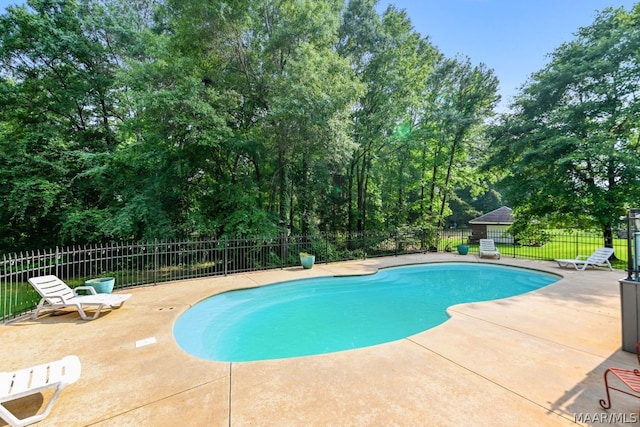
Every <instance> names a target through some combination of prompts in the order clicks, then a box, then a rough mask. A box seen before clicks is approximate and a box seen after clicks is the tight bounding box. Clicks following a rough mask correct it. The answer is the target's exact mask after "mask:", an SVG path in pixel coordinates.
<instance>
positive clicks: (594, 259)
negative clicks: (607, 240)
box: [555, 248, 613, 271]
mask: <svg viewBox="0 0 640 427" xmlns="http://www.w3.org/2000/svg"><path fill="white" fill-rule="evenodd" d="M611 255H613V248H598V249H596V250H595V251H594V252H593V253H592V254H591V255H589V256H587V255H578V256H577V257H576V259H557V260H555V261H556V262H557V263H558V266H559V267H570V266H573V267H574V268H575V269H576V270H579V271H584V270H586V269H587V267H588V266H591V267H593V268H596V267H605V266H606V267H609V270H611V271H613V267H611V263H610V262H609V258H610V257H611Z"/></svg>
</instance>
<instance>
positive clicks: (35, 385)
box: [0, 356, 81, 427]
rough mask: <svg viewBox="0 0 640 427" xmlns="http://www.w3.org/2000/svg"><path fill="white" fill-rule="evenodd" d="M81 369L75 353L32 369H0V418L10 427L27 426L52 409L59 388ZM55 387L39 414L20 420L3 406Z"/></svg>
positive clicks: (77, 374)
mask: <svg viewBox="0 0 640 427" xmlns="http://www.w3.org/2000/svg"><path fill="white" fill-rule="evenodd" d="M80 371H81V368H80V359H78V356H65V357H63V358H62V359H60V360H56V361H55V362H51V363H46V364H43V365H38V366H34V367H32V368H27V369H21V370H19V371H15V372H0V418H2V419H4V420H5V421H6V422H8V423H9V425H11V426H13V427H19V426H26V425H29V424H33V423H36V422H38V421H40V420H42V419H43V418H44V417H46V416H47V415H49V412H51V408H52V407H53V403H54V402H55V401H56V399H57V398H58V395H59V394H60V392H61V391H62V389H63V388H65V387H66V386H68V385H69V384H72V383H74V382H75V381H76V380H77V379H78V378H80ZM54 387H55V392H54V393H53V395H52V396H51V398H50V399H49V403H47V406H45V408H44V411H42V412H41V413H39V414H35V415H32V416H29V417H26V418H22V419H19V418H18V417H16V415H14V413H12V412H10V411H9V410H8V409H7V408H6V407H5V406H4V403H5V402H9V401H12V400H16V399H20V398H21V397H25V396H29V395H32V394H37V393H40V392H41V391H43V390H46V389H49V388H54ZM14 412H15V411H14Z"/></svg>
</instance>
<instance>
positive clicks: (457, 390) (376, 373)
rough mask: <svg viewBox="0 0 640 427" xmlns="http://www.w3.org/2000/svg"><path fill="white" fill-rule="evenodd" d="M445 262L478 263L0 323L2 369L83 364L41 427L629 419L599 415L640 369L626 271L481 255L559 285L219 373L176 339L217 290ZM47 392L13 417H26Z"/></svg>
mask: <svg viewBox="0 0 640 427" xmlns="http://www.w3.org/2000/svg"><path fill="white" fill-rule="evenodd" d="M440 261H466V262H478V261H479V260H478V258H477V257H476V256H474V255H467V256H459V255H456V254H446V253H445V254H431V253H430V254H416V255H405V256H399V257H386V258H374V259H368V260H356V261H350V262H340V263H334V264H320V265H315V266H314V267H313V269H311V270H303V269H302V268H300V267H296V268H287V269H280V270H269V271H261V272H253V273H245V274H237V275H230V276H226V277H211V278H202V279H195V280H185V281H180V282H170V283H162V284H159V285H156V286H145V287H140V288H134V289H129V290H126V292H128V293H132V294H133V297H132V298H131V299H130V300H128V301H127V302H126V303H125V305H124V306H123V307H122V308H121V309H119V310H113V311H106V312H104V313H103V314H101V315H100V317H99V318H98V319H96V320H93V321H83V320H81V319H80V317H79V315H78V313H77V311H70V312H69V313H68V314H64V315H54V316H49V315H44V316H41V317H40V318H38V319H36V320H31V319H18V320H16V321H13V322H10V323H8V324H6V325H0V371H5V372H6V371H12V370H15V369H20V368H24V367H28V366H31V365H35V364H40V363H45V362H48V361H51V360H55V359H58V358H61V357H63V356H65V355H68V354H76V355H78V357H79V358H80V360H81V363H82V375H81V377H80V379H79V380H78V381H77V382H76V383H74V384H72V385H70V386H68V387H67V388H65V389H64V390H63V391H62V393H61V394H60V397H59V398H58V400H57V401H56V403H55V405H54V406H53V410H52V412H51V414H50V415H49V416H48V417H47V418H45V419H44V420H43V421H41V422H40V423H39V424H37V425H38V426H63V425H64V426H101V427H102V426H175V425H189V426H234V427H235V426H245V425H268V426H272V425H273V426H275V425H277V426H292V425H296V426H299V425H305V426H325V425H335V426H374V425H385V426H387V425H398V426H405V425H406V426H409V425H411V426H414V425H433V426H436V425H437V426H459V425H465V426H466V425H474V426H496V425H497V426H514V425H536V426H562V425H567V426H569V425H575V423H574V422H575V421H576V420H577V421H579V422H578V424H584V425H601V424H608V425H616V423H617V424H619V425H633V424H637V423H638V412H639V410H640V400H639V399H636V398H633V397H630V396H626V395H623V394H621V393H617V392H612V399H613V406H612V408H611V409H610V410H609V411H603V410H602V409H601V408H600V405H599V404H598V400H599V399H601V398H603V397H604V396H605V390H604V384H603V379H602V375H603V373H604V371H605V370H606V368H608V367H610V366H618V367H626V368H630V369H633V368H636V367H637V366H638V363H637V359H636V358H635V355H633V354H631V353H627V352H624V351H621V349H620V346H621V323H620V300H619V285H618V279H620V278H623V277H625V276H626V274H625V272H623V271H620V270H617V271H614V272H611V271H607V270H591V269H590V270H587V271H584V272H577V271H575V270H570V269H560V268H558V267H557V265H556V264H555V263H552V262H547V261H532V260H523V259H512V258H507V257H503V258H502V259H500V260H490V259H483V260H482V262H490V263H497V264H503V265H513V266H521V267H527V268H534V269H539V270H545V271H549V272H552V273H558V274H561V275H562V276H563V279H561V280H559V281H558V282H556V283H554V284H552V285H549V286H547V287H544V288H542V289H539V290H537V291H534V292H530V293H527V294H524V295H519V296H515V297H511V298H507V299H502V300H496V301H488V302H481V303H472V304H463V305H457V306H453V307H450V308H449V310H448V311H449V314H450V316H451V318H450V319H449V320H448V321H447V322H445V323H444V324H442V325H439V326H437V327H435V328H433V329H430V330H427V331H425V332H422V333H419V334H417V335H413V336H411V337H408V338H406V339H402V340H399V341H394V342H390V343H386V344H381V345H377V346H373V347H367V348H362V349H356V350H350V351H344V352H338V353H331V354H325V355H318V356H309V357H300V358H293V359H281V360H271V361H263V362H245V363H226V362H213V361H207V360H202V359H199V358H196V357H193V356H190V355H188V354H186V353H185V352H183V351H182V350H181V349H180V348H179V347H178V346H177V344H176V342H175V340H174V339H173V333H172V328H173V323H174V321H175V320H176V319H177V318H178V316H179V315H180V314H182V313H183V312H184V311H186V310H187V309H188V308H189V307H191V306H192V305H194V304H195V303H197V302H198V301H200V300H202V299H204V298H206V297H208V296H210V295H213V294H216V293H220V292H224V291H227V290H231V289H238V288H246V287H254V286H259V285H263V284H268V283H273V282H278V281H285V280H293V279H298V278H305V277H315V276H326V275H343V274H362V273H371V272H374V271H376V269H378V268H381V267H387V266H393V265H403V264H413V263H421V262H440ZM151 338H152V339H151ZM149 341H151V342H152V343H150V344H148V345H138V346H136V342H139V344H144V343H145V342H149ZM153 341H155V342H153ZM47 397H48V395H47V394H45V396H42V395H36V396H35V397H27V398H23V399H21V400H19V401H14V402H13V403H12V405H11V406H10V407H11V409H13V410H14V411H16V413H18V414H19V415H20V416H26V415H30V414H33V413H34V411H36V410H37V409H38V408H39V407H40V405H41V404H42V403H43V402H42V401H43V399H44V403H46V398H47ZM7 406H9V405H7ZM603 414H604V415H603ZM604 417H609V418H606V420H605V421H604V422H603V423H601V421H602V420H603V419H605V418H604ZM594 420H595V421H594ZM610 421H614V422H610ZM4 425H5V424H4V423H3V420H2V419H0V426H4Z"/></svg>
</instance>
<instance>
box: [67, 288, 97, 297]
mask: <svg viewBox="0 0 640 427" xmlns="http://www.w3.org/2000/svg"><path fill="white" fill-rule="evenodd" d="M77 290H81V291H89V293H90V294H91V295H98V293H97V292H96V288H94V287H93V286H78V287H76V288H73V292H74V293H75V294H76V295H77V292H76V291H77Z"/></svg>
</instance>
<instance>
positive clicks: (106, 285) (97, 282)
mask: <svg viewBox="0 0 640 427" xmlns="http://www.w3.org/2000/svg"><path fill="white" fill-rule="evenodd" d="M115 283H116V278H115V277H99V278H97V279H90V280H87V281H86V282H84V284H85V285H86V286H91V287H93V289H95V290H96V293H98V294H110V293H111V292H112V291H113V285H114V284H115Z"/></svg>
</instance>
